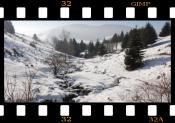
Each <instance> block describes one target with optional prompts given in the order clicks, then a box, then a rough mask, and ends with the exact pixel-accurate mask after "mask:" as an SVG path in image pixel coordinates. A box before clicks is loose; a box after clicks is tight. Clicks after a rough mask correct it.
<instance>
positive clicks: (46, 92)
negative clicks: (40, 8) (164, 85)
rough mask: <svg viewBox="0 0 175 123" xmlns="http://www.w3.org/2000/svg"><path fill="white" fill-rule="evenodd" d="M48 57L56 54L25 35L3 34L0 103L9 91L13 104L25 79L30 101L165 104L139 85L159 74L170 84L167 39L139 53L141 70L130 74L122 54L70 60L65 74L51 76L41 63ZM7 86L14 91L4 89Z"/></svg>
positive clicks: (156, 79) (158, 77)
mask: <svg viewBox="0 0 175 123" xmlns="http://www.w3.org/2000/svg"><path fill="white" fill-rule="evenodd" d="M53 53H58V54H62V53H60V52H57V51H55V50H54V49H53V48H52V46H51V45H49V44H48V43H43V42H42V41H41V42H39V41H35V40H33V39H32V38H30V37H28V36H25V35H20V34H16V35H13V34H9V33H6V34H4V64H5V71H4V77H5V82H4V86H5V91H6V92H5V93H7V95H5V100H6V101H10V99H9V96H8V91H9V92H11V91H13V94H14V95H15V98H16V101H17V98H19V97H20V96H19V95H20V93H21V92H23V91H24V88H25V86H26V84H25V83H26V82H29V80H30V82H31V83H32V84H31V85H32V87H31V92H32V94H33V95H34V97H35V98H34V99H33V100H32V101H34V102H45V101H52V102H55V101H56V102H150V101H151V102H167V99H166V97H164V95H163V96H162V97H161V100H160V98H154V97H157V96H158V95H155V94H154V92H153V90H151V88H150V91H149V93H150V95H149V96H151V97H150V98H148V97H147V96H148V95H145V91H143V90H140V89H141V87H144V84H145V83H146V84H147V85H149V84H150V85H151V84H153V85H156V86H158V85H159V83H160V82H161V81H162V80H161V77H162V75H164V74H165V75H166V77H167V79H169V82H170V79H171V37H170V36H167V37H162V38H159V39H158V40H157V42H156V43H154V44H153V45H150V46H149V47H148V48H147V49H145V55H144V56H145V58H144V67H142V68H140V69H137V70H135V71H126V70H125V65H124V52H119V53H118V52H116V53H111V54H106V55H104V56H97V57H95V58H91V59H83V58H76V57H73V56H70V57H71V59H70V61H69V62H70V63H71V66H70V68H68V72H67V73H65V74H60V76H58V77H57V78H55V77H54V76H53V74H52V72H51V70H50V68H49V66H48V64H46V63H45V59H46V58H47V57H48V56H49V55H50V54H53ZM30 75H33V76H32V77H31V76H30ZM9 85H10V87H11V85H15V88H7V86H9ZM145 87H147V86H145ZM152 87H153V86H152ZM142 89H144V88H142ZM148 90H149V89H148ZM159 91H160V90H159ZM136 97H137V98H136ZM138 97H142V98H143V99H140V98H138ZM150 99H152V100H150Z"/></svg>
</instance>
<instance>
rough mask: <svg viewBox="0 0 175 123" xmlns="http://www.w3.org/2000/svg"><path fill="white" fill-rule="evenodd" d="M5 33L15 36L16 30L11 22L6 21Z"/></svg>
mask: <svg viewBox="0 0 175 123" xmlns="http://www.w3.org/2000/svg"><path fill="white" fill-rule="evenodd" d="M4 32H5V33H6V32H8V33H11V34H15V29H14V27H13V24H12V22H11V21H4Z"/></svg>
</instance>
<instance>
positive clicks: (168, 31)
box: [159, 22, 171, 37]
mask: <svg viewBox="0 0 175 123" xmlns="http://www.w3.org/2000/svg"><path fill="white" fill-rule="evenodd" d="M168 35H171V25H170V23H168V22H166V23H165V25H164V26H163V28H162V30H161V32H160V34H159V36H160V37H164V36H168Z"/></svg>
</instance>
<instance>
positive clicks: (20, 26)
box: [12, 20, 167, 35]
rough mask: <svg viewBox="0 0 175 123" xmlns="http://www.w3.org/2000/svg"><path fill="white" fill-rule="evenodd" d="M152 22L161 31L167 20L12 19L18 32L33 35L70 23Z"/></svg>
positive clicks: (135, 24)
mask: <svg viewBox="0 0 175 123" xmlns="http://www.w3.org/2000/svg"><path fill="white" fill-rule="evenodd" d="M148 22H149V23H151V24H152V25H153V26H154V28H155V29H156V31H157V32H158V33H159V32H160V30H161V28H162V26H163V25H164V24H165V22H167V21H157V20H156V21H12V23H13V25H14V27H15V31H16V32H18V33H22V34H26V35H33V34H34V33H37V34H39V33H43V32H45V31H48V30H50V29H54V28H56V27H60V26H65V25H70V24H86V25H94V26H100V25H105V24H107V25H109V24H110V25H111V24H115V25H126V26H130V27H135V26H137V27H143V26H145V24H146V23H148Z"/></svg>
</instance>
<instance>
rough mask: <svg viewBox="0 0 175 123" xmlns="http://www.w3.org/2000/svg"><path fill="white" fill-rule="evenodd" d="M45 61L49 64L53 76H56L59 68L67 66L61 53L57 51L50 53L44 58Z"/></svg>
mask: <svg viewBox="0 0 175 123" xmlns="http://www.w3.org/2000/svg"><path fill="white" fill-rule="evenodd" d="M46 62H47V64H48V65H49V66H50V68H51V70H52V71H53V74H54V75H55V76H57V74H58V73H59V72H60V71H61V69H63V68H64V67H65V66H67V63H66V62H65V57H64V56H63V54H58V53H55V54H51V55H50V56H49V57H48V58H47V59H46Z"/></svg>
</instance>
